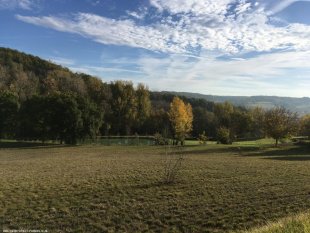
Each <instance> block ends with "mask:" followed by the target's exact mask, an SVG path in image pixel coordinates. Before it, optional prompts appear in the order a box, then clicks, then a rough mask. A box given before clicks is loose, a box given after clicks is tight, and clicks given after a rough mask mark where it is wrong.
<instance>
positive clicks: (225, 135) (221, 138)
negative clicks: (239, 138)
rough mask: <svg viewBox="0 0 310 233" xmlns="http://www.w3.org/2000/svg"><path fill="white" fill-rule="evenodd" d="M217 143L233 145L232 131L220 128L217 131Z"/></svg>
mask: <svg viewBox="0 0 310 233" xmlns="http://www.w3.org/2000/svg"><path fill="white" fill-rule="evenodd" d="M217 141H218V142H219V143H222V144H231V143H232V140H231V137H230V130H229V129H227V128H226V127H220V128H219V129H218V130H217Z"/></svg>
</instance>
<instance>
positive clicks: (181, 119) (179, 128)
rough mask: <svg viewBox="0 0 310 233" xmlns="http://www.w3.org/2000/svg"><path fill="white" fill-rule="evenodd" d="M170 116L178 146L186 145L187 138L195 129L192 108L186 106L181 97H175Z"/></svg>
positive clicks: (188, 105)
mask: <svg viewBox="0 0 310 233" xmlns="http://www.w3.org/2000/svg"><path fill="white" fill-rule="evenodd" d="M168 115H169V120H170V122H171V124H172V127H173V131H174V138H175V140H176V144H178V142H181V145H184V141H185V138H186V136H187V135H188V134H189V133H190V132H191V131H192V128H193V111H192V106H191V105H190V104H185V103H184V102H183V100H181V99H180V98H179V97H174V98H173V100H172V102H171V104H170V110H169V113H168Z"/></svg>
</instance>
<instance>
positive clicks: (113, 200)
mask: <svg viewBox="0 0 310 233" xmlns="http://www.w3.org/2000/svg"><path fill="white" fill-rule="evenodd" d="M182 153H185V154H186V159H185V163H184V167H183V169H182V174H181V176H180V178H179V180H178V182H177V183H175V184H173V185H163V184H162V183H161V180H162V175H163V156H165V149H164V148H162V147H155V146H150V147H143V146H140V147H135V146H132V147H115V146H111V147H103V146H77V147H59V146H55V147H52V146H50V147H49V148H42V147H32V148H25V149H14V148H2V149H0V184H1V188H0V217H1V218H0V224H1V225H2V228H3V229H47V230H49V232H229V231H237V230H243V229H250V228H252V227H255V226H259V225H263V224H265V223H267V222H269V221H275V220H277V219H280V218H283V217H286V216H289V215H292V214H295V213H298V212H303V211H306V210H308V209H310V182H309V180H310V169H309V168H310V150H309V148H308V147H307V148H306V147H297V146H290V147H281V148H279V149H274V148H265V147H257V146H249V145H245V146H243V145H238V144H236V145H232V146H222V145H207V146H188V147H186V148H185V149H184V151H183V152H182ZM279 158H280V159H279ZM301 158H303V159H301ZM0 229H1V228H0Z"/></svg>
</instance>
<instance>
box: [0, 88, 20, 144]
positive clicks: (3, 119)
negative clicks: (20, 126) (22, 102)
mask: <svg viewBox="0 0 310 233" xmlns="http://www.w3.org/2000/svg"><path fill="white" fill-rule="evenodd" d="M18 108H19V103H18V98H17V96H16V95H14V94H13V93H11V92H8V91H2V92H0V139H1V138H6V137H13V136H14V134H15V130H16V126H17V113H18Z"/></svg>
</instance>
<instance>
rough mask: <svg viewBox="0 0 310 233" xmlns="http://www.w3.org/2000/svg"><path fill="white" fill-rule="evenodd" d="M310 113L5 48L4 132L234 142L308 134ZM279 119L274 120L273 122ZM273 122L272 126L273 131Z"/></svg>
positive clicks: (1, 81)
mask: <svg viewBox="0 0 310 233" xmlns="http://www.w3.org/2000/svg"><path fill="white" fill-rule="evenodd" d="M309 118H310V117H309V116H305V117H304V118H303V119H299V118H298V116H297V115H296V114H295V113H292V112H290V111H288V110H286V109H284V108H275V109H271V110H267V111H266V110H264V109H262V108H252V109H246V108H243V107H238V106H234V105H232V104H230V103H228V102H225V103H214V102H211V101H206V100H204V99H196V98H186V97H182V96H180V97H179V98H175V95H173V94H169V93H161V92H150V91H149V90H148V88H147V87H146V86H145V85H143V84H139V85H137V86H135V85H133V83H132V82H128V81H115V82H111V83H105V82H103V81H102V80H101V79H98V78H96V77H93V76H90V75H86V74H81V73H73V72H71V71H70V70H68V69H66V68H63V67H61V66H58V65H55V64H53V63H50V62H48V61H45V60H42V59H40V58H38V57H34V56H31V55H27V54H24V53H20V52H18V51H15V50H10V49H4V48H0V138H14V139H21V140H41V141H47V140H57V141H60V142H64V143H70V144H75V143H77V142H78V141H81V140H84V139H86V138H95V137H96V136H99V135H106V136H108V135H134V134H139V135H155V134H157V136H160V137H161V138H174V139H175V142H181V143H183V142H184V139H185V138H186V137H193V138H200V139H203V138H207V137H208V138H211V139H214V140H218V141H219V142H221V143H231V142H232V141H234V140H237V139H242V138H262V137H265V136H271V137H274V138H276V139H277V141H278V140H279V139H280V138H282V137H285V136H289V135H294V134H301V135H305V136H309V125H310V124H309ZM275 126H277V127H275ZM271 129H274V130H272V131H271Z"/></svg>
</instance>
